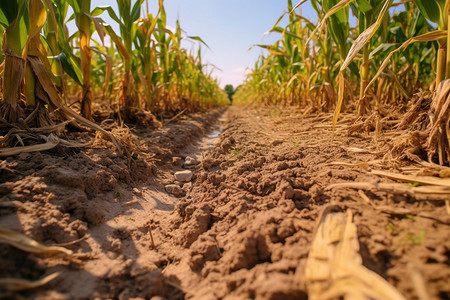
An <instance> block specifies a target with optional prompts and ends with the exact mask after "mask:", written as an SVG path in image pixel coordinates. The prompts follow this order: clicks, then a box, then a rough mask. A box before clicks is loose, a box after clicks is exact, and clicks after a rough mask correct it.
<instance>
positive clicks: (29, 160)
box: [0, 107, 450, 299]
mask: <svg viewBox="0 0 450 300" xmlns="http://www.w3.org/2000/svg"><path fill="white" fill-rule="evenodd" d="M223 114H224V109H216V110H212V111H209V112H203V113H201V114H192V115H189V116H184V117H181V118H180V119H179V120H177V121H176V122H174V123H170V124H168V125H167V126H164V127H162V128H160V129H152V130H148V129H142V128H141V129H134V130H132V131H131V134H133V135H134V136H136V137H137V139H138V140H139V142H141V143H143V144H145V145H147V147H148V152H149V153H152V154H154V156H153V157H150V158H149V157H147V158H146V159H139V155H136V157H137V159H136V160H135V161H134V164H133V166H132V168H130V167H129V166H128V165H127V161H126V160H125V159H123V158H121V157H119V156H118V155H117V153H115V152H114V150H110V149H107V148H93V149H82V150H78V151H73V152H70V153H67V152H63V153H61V152H56V151H54V152H52V151H47V152H43V153H32V154H22V155H19V156H17V157H10V158H7V159H6V160H3V161H1V162H2V168H0V198H1V202H0V203H3V205H2V206H1V207H0V227H1V228H6V229H11V230H16V231H19V232H23V233H25V234H26V235H28V236H29V237H32V238H33V239H35V240H37V241H39V242H41V243H44V244H46V245H49V244H63V243H70V242H72V241H76V240H78V242H76V243H74V244H71V245H68V246H67V248H69V249H71V250H73V251H74V253H75V255H74V257H73V258H71V259H67V258H60V257H45V256H39V255H35V254H29V253H26V252H23V251H21V250H17V249H15V248H13V247H11V246H8V245H5V244H0V253H1V255H0V278H4V277H15V278H26V279H30V280H36V279H39V278H41V277H42V276H45V275H48V274H51V273H54V272H57V271H59V272H61V275H60V276H59V277H57V278H56V279H54V280H53V281H51V282H50V283H48V284H46V285H45V286H43V287H40V288H37V289H33V290H29V291H22V292H8V291H0V297H1V298H4V299H6V298H12V297H23V298H25V299H132V298H134V299H307V298H308V296H307V290H306V283H305V279H304V266H305V262H306V260H307V258H308V253H309V249H310V245H311V242H312V239H313V233H314V228H315V225H316V219H317V218H318V215H319V214H320V211H321V210H322V209H323V207H324V206H326V205H328V204H330V203H332V204H334V205H336V207H338V208H339V209H340V210H342V211H345V210H346V209H350V210H351V211H352V212H353V215H354V223H355V224H356V226H357V229H358V237H359V243H360V249H361V251H360V252H361V256H362V258H363V264H364V265H365V266H366V267H367V268H369V269H371V270H373V271H375V272H377V273H378V274H380V275H381V276H382V277H384V278H385V279H386V280H387V281H388V282H390V283H391V284H392V285H394V286H395V287H396V288H397V289H398V290H399V291H400V293H402V294H403V295H404V296H405V297H406V298H407V299H418V296H417V293H416V291H415V289H414V286H413V284H412V279H411V277H410V275H409V271H408V265H409V264H411V263H413V264H414V266H416V267H417V268H418V269H419V270H420V272H421V273H422V275H423V276H424V279H425V283H426V286H427V288H428V290H429V293H430V294H431V296H432V297H434V298H437V299H450V267H449V264H450V262H449V256H450V227H449V224H450V217H449V215H448V214H447V213H446V211H445V205H444V201H416V199H414V198H411V197H409V196H406V195H393V194H388V193H385V192H378V191H367V192H366V196H367V197H369V199H370V200H371V201H372V203H376V204H377V205H380V206H389V207H392V208H396V209H397V208H405V209H407V210H408V211H409V212H413V214H407V215H405V214H392V213H385V212H380V210H377V209H376V208H375V207H374V206H373V205H369V203H367V202H365V201H364V200H363V199H362V197H361V193H360V192H358V191H357V190H353V189H327V186H329V185H330V184H333V183H339V182H358V181H363V182H392V181H391V180H389V179H383V178H381V177H377V176H375V175H373V174H370V173H369V172H368V171H367V169H366V168H362V167H358V166H354V167H352V166H345V165H342V164H341V165H334V164H332V162H336V161H339V162H345V163H349V164H353V163H355V162H368V161H373V160H375V159H379V156H377V154H376V153H375V154H370V153H371V152H354V151H350V149H354V148H355V147H358V148H361V149H369V148H370V145H371V143H370V142H371V140H370V139H371V137H370V136H366V135H362V134H361V135H360V136H347V135H346V134H345V133H344V132H343V131H338V132H337V135H336V137H335V138H334V139H332V138H331V130H330V127H329V126H327V125H328V124H331V115H321V116H319V117H308V116H302V115H301V112H300V111H299V110H298V109H295V108H276V107H259V108H251V107H230V108H228V109H227V111H226V118H225V121H222V122H219V121H218V119H219V117H220V116H222V115H223ZM222 123H223V124H222ZM324 124H325V125H324ZM218 130H221V134H220V135H219V136H217V134H214V132H218ZM208 132H210V133H211V132H213V134H210V135H209V136H208V135H207V133H208ZM202 137H203V140H202ZM187 156H189V157H190V158H194V160H193V163H189V164H184V165H183V162H184V161H185V159H186V157H187ZM177 157H181V159H179V158H177ZM404 164H405V165H407V163H406V162H405V163H404ZM182 170H189V171H192V173H193V176H192V178H189V179H190V180H188V181H189V182H178V181H175V179H174V174H175V173H176V172H179V171H182ZM168 185H177V186H179V189H177V193H175V194H176V195H174V194H173V193H168V192H167V188H165V187H167V186H168ZM5 203H6V204H5ZM413 237H415V238H413Z"/></svg>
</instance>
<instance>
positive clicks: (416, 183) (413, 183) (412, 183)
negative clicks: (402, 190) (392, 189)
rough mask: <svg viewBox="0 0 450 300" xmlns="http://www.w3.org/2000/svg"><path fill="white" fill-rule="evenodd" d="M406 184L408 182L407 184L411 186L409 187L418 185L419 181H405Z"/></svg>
mask: <svg viewBox="0 0 450 300" xmlns="http://www.w3.org/2000/svg"><path fill="white" fill-rule="evenodd" d="M405 184H406V186H409V187H416V186H418V185H419V183H418V182H407V183H405Z"/></svg>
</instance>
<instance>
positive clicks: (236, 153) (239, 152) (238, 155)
mask: <svg viewBox="0 0 450 300" xmlns="http://www.w3.org/2000/svg"><path fill="white" fill-rule="evenodd" d="M230 152H231V154H233V155H234V156H236V157H237V158H239V157H242V153H241V151H239V150H238V149H237V148H236V147H234V146H231V148H230Z"/></svg>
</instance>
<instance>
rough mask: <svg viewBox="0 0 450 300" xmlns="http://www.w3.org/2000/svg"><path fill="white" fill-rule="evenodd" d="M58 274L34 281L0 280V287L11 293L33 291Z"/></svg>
mask: <svg viewBox="0 0 450 300" xmlns="http://www.w3.org/2000/svg"><path fill="white" fill-rule="evenodd" d="M60 274H61V273H60V272H56V273H53V274H50V275H48V276H46V277H44V278H41V279H39V280H36V281H30V280H26V279H18V278H0V287H1V288H3V289H5V290H8V291H13V292H15V291H23V290H30V289H35V288H38V287H41V286H43V285H45V284H47V283H49V282H50V281H52V280H53V279H55V278H56V277H58V276H59V275H60Z"/></svg>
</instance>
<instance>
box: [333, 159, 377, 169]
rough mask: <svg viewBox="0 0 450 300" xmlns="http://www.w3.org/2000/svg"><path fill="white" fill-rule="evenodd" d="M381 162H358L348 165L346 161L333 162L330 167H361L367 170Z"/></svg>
mask: <svg viewBox="0 0 450 300" xmlns="http://www.w3.org/2000/svg"><path fill="white" fill-rule="evenodd" d="M380 162H381V161H380V160H377V161H369V162H356V163H348V162H344V161H333V162H331V163H330V165H332V166H344V167H361V168H365V169H368V168H369V167H370V165H374V164H377V163H380Z"/></svg>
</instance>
